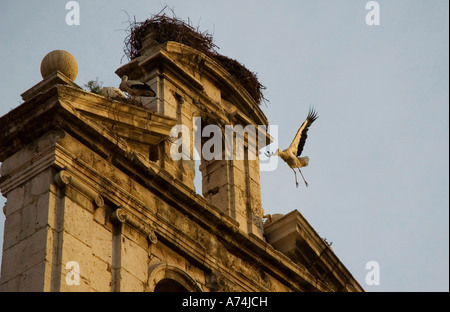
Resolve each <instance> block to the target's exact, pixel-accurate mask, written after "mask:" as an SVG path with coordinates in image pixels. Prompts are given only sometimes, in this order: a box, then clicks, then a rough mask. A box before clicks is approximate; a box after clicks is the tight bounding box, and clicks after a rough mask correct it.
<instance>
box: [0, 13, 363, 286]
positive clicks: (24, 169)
mask: <svg viewBox="0 0 450 312" xmlns="http://www.w3.org/2000/svg"><path fill="white" fill-rule="evenodd" d="M169 22H170V21H169ZM188 31H192V30H188ZM190 35H192V36H194V37H196V36H197V35H196V34H195V33H191V34H190ZM141 39H142V40H141V41H140V42H141V43H142V45H141V46H140V48H139V50H138V52H139V53H138V55H135V57H134V58H133V59H132V60H131V61H130V62H129V63H127V64H125V65H124V66H122V67H120V68H119V69H117V70H116V74H117V75H118V76H119V77H121V76H123V75H127V76H128V77H129V78H130V79H136V80H140V81H143V82H146V83H148V84H150V85H151V86H152V88H153V90H155V91H156V97H154V98H136V99H124V98H111V97H105V96H102V95H99V94H94V93H92V92H87V91H85V90H83V89H82V88H80V87H79V86H78V85H77V84H76V83H75V82H74V80H75V78H76V76H77V65H76V61H75V59H74V58H73V57H72V56H71V55H70V54H69V53H67V52H65V51H53V52H50V53H49V54H48V55H47V56H46V57H45V58H44V60H43V61H42V66H41V72H42V76H43V80H42V81H40V82H38V83H37V84H36V85H35V86H33V87H31V88H30V89H29V90H27V91H26V92H24V93H23V94H22V98H23V100H24V103H22V104H21V105H20V106H18V107H16V108H15V109H13V110H12V111H10V112H9V113H7V114H6V115H4V116H2V117H0V162H1V163H2V165H1V170H0V190H1V193H2V195H3V196H4V197H6V198H7V202H6V205H5V207H4V208H3V213H4V214H5V216H6V221H5V232H4V244H3V254H2V265H1V276H0V291H102V292H110V291H139V292H143V291H145V292H162V291H195V292H210V291H361V290H362V288H361V286H360V285H359V284H358V283H357V282H356V281H355V280H354V278H353V277H352V276H351V274H350V273H349V272H348V271H347V270H346V269H345V267H344V266H343V265H342V264H341V262H340V261H339V259H338V258H337V257H336V256H335V255H334V253H333V251H332V249H331V248H330V247H329V246H328V245H327V244H326V243H325V242H324V241H323V240H322V239H321V238H320V237H319V236H318V235H317V233H316V232H315V231H314V229H312V227H311V226H310V225H309V224H308V223H307V222H306V220H304V218H303V217H302V216H301V214H300V213H299V212H298V211H293V212H292V213H289V214H288V215H286V216H281V217H280V216H278V217H277V218H273V220H272V221H273V222H269V223H267V222H266V223H264V224H263V222H262V219H263V214H264V213H263V209H262V205H261V194H260V178H259V164H258V153H257V151H258V150H259V149H260V148H262V147H263V146H264V145H265V144H267V143H268V142H270V137H269V136H268V135H267V133H266V132H265V128H264V126H265V125H267V124H268V122H267V119H266V117H265V116H264V114H263V113H262V111H261V110H260V108H259V106H258V104H257V101H256V100H255V98H254V97H252V96H251V95H250V93H249V92H248V90H247V89H246V88H244V87H243V83H242V82H240V81H239V80H238V79H237V78H236V77H235V76H233V75H232V74H231V69H230V68H229V67H227V66H226V65H225V63H223V62H222V61H220V60H221V58H220V57H215V56H214V55H212V54H208V53H205V51H201V50H198V49H196V48H193V47H191V46H189V45H187V44H184V43H182V42H176V41H172V40H165V41H164V42H160V41H158V40H156V37H155V32H152V31H147V32H146V33H145V36H144V37H142V38H141ZM228 65H230V63H228ZM234 65H236V64H234ZM208 126H214V127H212V128H211V127H210V128H208ZM239 126H240V127H239ZM258 126H260V127H258ZM240 128H242V129H244V131H240V130H239V129H240ZM174 129H175V130H174ZM177 129H182V131H181V132H180V131H177ZM208 129H215V130H214V131H215V132H216V133H215V135H217V136H218V137H219V138H223V145H222V144H221V145H220V146H219V145H216V146H215V147H214V153H213V154H214V155H215V156H217V157H205V155H203V154H202V156H203V157H202V160H201V165H200V171H201V175H202V194H197V193H196V191H195V185H194V177H195V160H194V154H195V149H197V151H202V149H203V148H204V147H205V146H208V142H207V141H208V138H209V137H207V136H206V137H205V134H207V133H209V132H208ZM251 129H255V131H256V132H255V133H252V131H251ZM214 131H213V132H214ZM227 131H228V132H227ZM230 133H231V135H230ZM199 134H200V135H199ZM227 134H228V136H227ZM210 135H211V134H210ZM198 137H200V139H198ZM230 138H231V139H230ZM175 141H178V142H184V143H185V144H183V145H182V147H185V146H187V147H188V148H186V149H182V154H183V155H184V156H185V157H182V158H180V159H177V158H174V157H173V155H174V148H173V146H174V144H175ZM235 141H236V142H235ZM238 142H241V143H240V145H239V144H238ZM227 147H228V148H227ZM177 151H178V150H176V151H175V152H177ZM178 152H179V151H178Z"/></svg>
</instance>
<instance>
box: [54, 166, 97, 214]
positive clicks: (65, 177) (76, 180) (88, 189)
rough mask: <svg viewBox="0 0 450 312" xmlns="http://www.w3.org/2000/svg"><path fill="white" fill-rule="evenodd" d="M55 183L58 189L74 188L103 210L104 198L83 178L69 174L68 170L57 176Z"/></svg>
mask: <svg viewBox="0 0 450 312" xmlns="http://www.w3.org/2000/svg"><path fill="white" fill-rule="evenodd" d="M55 182H56V184H57V185H58V187H65V186H67V185H70V186H72V187H73V188H75V189H76V190H78V191H79V192H81V193H82V194H84V195H86V196H87V197H89V198H90V199H92V202H93V204H94V207H95V208H101V207H103V206H104V205H105V201H104V199H103V196H102V195H100V194H99V193H98V192H97V191H96V190H95V189H94V188H93V187H92V186H91V185H89V183H88V182H87V181H84V180H83V179H82V178H81V177H79V176H77V175H75V174H73V173H71V172H69V171H68V170H61V171H60V172H58V173H57V174H56V175H55Z"/></svg>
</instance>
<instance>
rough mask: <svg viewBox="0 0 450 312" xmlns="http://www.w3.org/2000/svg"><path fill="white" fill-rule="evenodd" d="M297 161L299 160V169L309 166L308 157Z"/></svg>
mask: <svg viewBox="0 0 450 312" xmlns="http://www.w3.org/2000/svg"><path fill="white" fill-rule="evenodd" d="M298 160H300V166H301V167H306V166H308V164H309V157H308V156H304V157H299V158H298Z"/></svg>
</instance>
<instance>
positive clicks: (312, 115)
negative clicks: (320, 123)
mask: <svg viewBox="0 0 450 312" xmlns="http://www.w3.org/2000/svg"><path fill="white" fill-rule="evenodd" d="M317 118H319V117H318V116H317V113H316V112H315V111H314V109H313V108H310V109H309V113H308V116H307V117H306V120H305V122H306V126H305V129H304V130H303V132H302V136H301V138H300V141H299V142H298V146H297V157H299V156H300V155H301V154H302V151H303V147H304V146H305V143H306V139H307V138H308V128H309V126H311V124H312V123H313V122H314V121H315V120H316V119H317Z"/></svg>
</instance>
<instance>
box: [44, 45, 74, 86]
mask: <svg viewBox="0 0 450 312" xmlns="http://www.w3.org/2000/svg"><path fill="white" fill-rule="evenodd" d="M56 71H60V72H61V73H63V74H64V75H65V76H67V77H68V78H70V79H71V80H72V81H73V80H75V78H76V77H77V74H78V64H77V61H76V60H75V58H74V57H73V56H72V54H70V53H69V52H66V51H64V50H54V51H52V52H50V53H48V54H47V55H46V56H44V58H43V59H42V62H41V75H42V78H44V79H45V78H47V77H48V76H50V75H51V74H53V73H54V72H56Z"/></svg>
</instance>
